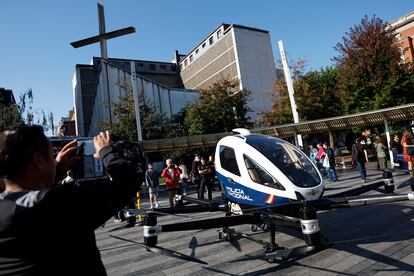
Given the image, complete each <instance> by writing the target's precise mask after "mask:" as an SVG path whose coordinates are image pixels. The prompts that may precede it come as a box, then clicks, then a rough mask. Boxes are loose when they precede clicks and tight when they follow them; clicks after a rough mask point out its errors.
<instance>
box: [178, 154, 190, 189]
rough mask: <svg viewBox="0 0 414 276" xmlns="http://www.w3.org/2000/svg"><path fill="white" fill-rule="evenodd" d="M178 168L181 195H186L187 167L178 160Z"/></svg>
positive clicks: (182, 161)
mask: <svg viewBox="0 0 414 276" xmlns="http://www.w3.org/2000/svg"><path fill="white" fill-rule="evenodd" d="M178 167H179V168H180V169H181V174H180V183H181V193H182V194H183V195H187V190H188V189H187V181H188V170H187V166H186V165H185V164H184V160H180V166H178Z"/></svg>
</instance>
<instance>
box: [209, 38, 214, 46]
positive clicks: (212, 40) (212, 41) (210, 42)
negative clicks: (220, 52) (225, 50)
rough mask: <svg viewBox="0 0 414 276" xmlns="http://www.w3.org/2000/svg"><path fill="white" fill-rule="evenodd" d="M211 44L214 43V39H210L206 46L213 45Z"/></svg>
mask: <svg viewBox="0 0 414 276" xmlns="http://www.w3.org/2000/svg"><path fill="white" fill-rule="evenodd" d="M213 43H214V38H213V37H210V38H209V39H208V44H210V45H213Z"/></svg>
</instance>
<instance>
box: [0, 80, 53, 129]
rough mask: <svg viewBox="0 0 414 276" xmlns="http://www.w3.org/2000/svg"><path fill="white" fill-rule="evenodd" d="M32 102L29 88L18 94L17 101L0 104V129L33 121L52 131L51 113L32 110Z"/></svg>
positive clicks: (31, 93) (29, 123) (28, 123)
mask: <svg viewBox="0 0 414 276" xmlns="http://www.w3.org/2000/svg"><path fill="white" fill-rule="evenodd" d="M32 104H33V92H32V89H30V88H29V89H27V90H26V91H25V92H23V93H22V94H21V95H20V96H19V102H18V103H15V104H12V105H10V106H3V105H0V131H2V130H4V129H5V128H7V127H9V126H12V125H17V124H26V125H31V124H33V123H36V124H38V125H41V126H43V128H44V129H45V131H48V130H52V131H53V130H54V123H53V113H51V112H49V113H48V114H46V113H45V111H44V110H39V111H34V110H33V108H32Z"/></svg>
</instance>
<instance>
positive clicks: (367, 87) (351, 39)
mask: <svg viewBox="0 0 414 276" xmlns="http://www.w3.org/2000/svg"><path fill="white" fill-rule="evenodd" d="M386 27H387V26H386V24H385V23H383V21H382V20H381V19H379V18H378V17H376V16H373V18H372V19H368V17H367V16H365V17H364V18H363V19H362V20H361V24H359V25H356V26H354V27H352V28H350V31H349V32H347V33H346V34H345V36H344V37H343V39H342V43H338V44H337V45H336V47H335V49H336V50H337V51H338V52H339V55H338V56H337V57H335V58H334V60H335V61H336V62H337V68H338V74H337V81H338V88H339V93H340V96H341V102H342V104H343V106H344V110H345V112H346V113H355V112H361V111H367V110H373V109H379V108H384V107H389V106H395V105H400V104H404V103H407V102H409V101H412V99H413V93H414V92H413V82H412V70H411V67H410V66H409V65H408V64H404V63H401V60H400V52H399V48H398V43H397V41H396V38H395V34H394V32H393V31H391V30H389V29H387V28H386Z"/></svg>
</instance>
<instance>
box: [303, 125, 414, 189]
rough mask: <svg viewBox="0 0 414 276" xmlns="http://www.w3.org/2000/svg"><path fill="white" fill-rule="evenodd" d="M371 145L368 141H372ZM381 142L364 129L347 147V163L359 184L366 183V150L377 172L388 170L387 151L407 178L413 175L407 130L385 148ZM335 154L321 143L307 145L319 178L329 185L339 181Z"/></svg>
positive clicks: (413, 151)
mask: <svg viewBox="0 0 414 276" xmlns="http://www.w3.org/2000/svg"><path fill="white" fill-rule="evenodd" d="M371 139H372V140H373V142H372V140H371ZM386 144H387V143H384V142H383V140H382V138H381V137H380V136H379V135H376V136H374V137H373V138H372V137H371V130H370V129H369V128H367V129H365V130H364V131H363V132H362V133H361V135H359V136H358V137H356V138H355V140H354V143H353V144H352V146H351V148H350V149H351V150H350V153H351V158H352V159H351V160H352V161H351V163H352V167H353V168H355V167H356V168H357V169H358V171H359V173H360V176H361V182H362V183H365V182H366V181H367V173H366V167H365V164H366V163H367V162H369V159H368V151H370V152H371V153H372V155H373V157H374V158H375V160H376V163H377V164H376V166H377V170H381V171H384V170H386V169H387V168H388V160H389V159H390V158H391V155H390V154H389V151H391V152H392V158H393V161H394V163H398V164H399V165H400V166H401V167H405V164H406V166H407V169H408V172H409V174H410V175H413V176H414V172H413V171H412V170H413V162H414V136H413V133H412V132H411V131H409V130H406V131H404V132H403V135H402V139H401V141H400V137H399V136H398V135H397V134H395V135H394V136H393V138H392V141H391V142H390V145H389V147H388V146H387V145H386ZM335 156H336V151H335V150H334V149H333V148H331V147H329V146H328V144H327V143H326V142H325V143H317V144H316V145H313V144H311V145H309V157H310V159H311V161H312V162H313V163H314V164H315V165H317V166H318V168H319V169H320V171H321V172H322V174H323V176H324V177H325V176H326V177H328V178H329V179H330V180H331V181H332V182H336V181H339V179H338V177H337V174H336V170H335V167H336V162H335Z"/></svg>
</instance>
